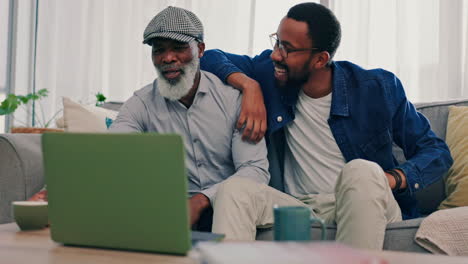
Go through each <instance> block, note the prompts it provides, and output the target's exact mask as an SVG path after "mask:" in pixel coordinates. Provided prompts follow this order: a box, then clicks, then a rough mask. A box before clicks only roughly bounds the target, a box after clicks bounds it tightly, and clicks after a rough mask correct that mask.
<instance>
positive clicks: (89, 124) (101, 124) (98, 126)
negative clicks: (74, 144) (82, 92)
mask: <svg viewBox="0 0 468 264" xmlns="http://www.w3.org/2000/svg"><path fill="white" fill-rule="evenodd" d="M117 114H118V112H117V111H112V110H109V109H105V108H102V107H97V106H94V105H82V104H79V103H76V102H74V101H72V100H71V99H70V98H67V97H63V126H64V127H65V131H66V132H78V133H96V132H97V133H100V132H101V133H102V132H107V125H106V118H110V119H112V120H114V119H115V118H116V117H117Z"/></svg>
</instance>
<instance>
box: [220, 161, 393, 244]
mask: <svg viewBox="0 0 468 264" xmlns="http://www.w3.org/2000/svg"><path fill="white" fill-rule="evenodd" d="M275 204H276V205H278V206H307V207H309V208H310V209H311V210H312V211H313V213H314V214H315V216H317V217H319V218H322V219H323V220H325V222H326V223H336V224H337V229H338V230H337V235H336V240H337V241H340V242H343V243H345V244H348V245H351V246H354V247H358V248H368V249H382V247H383V241H384V236H385V227H386V225H387V224H388V223H392V222H396V221H401V211H400V207H399V206H398V204H397V202H396V201H395V199H394V197H393V194H392V192H391V190H390V187H389V184H388V180H387V177H385V174H384V172H383V170H382V169H381V168H380V167H379V166H378V165H377V164H376V163H373V162H370V161H366V160H353V161H351V162H349V163H347V164H346V165H345V166H344V168H343V170H342V171H341V173H340V175H339V177H338V180H337V183H336V187H335V193H334V194H313V195H307V196H304V197H299V198H298V199H296V198H294V197H292V196H290V195H288V194H286V193H282V192H280V191H278V190H276V189H273V188H271V187H269V186H267V185H264V184H259V183H256V182H253V181H251V180H249V179H244V178H239V177H236V178H232V179H228V180H226V181H224V182H223V183H222V184H221V186H220V187H219V189H218V192H217V195H216V199H215V202H214V205H213V207H214V215H213V229H212V231H213V232H215V233H222V234H225V235H226V239H229V240H255V236H256V228H257V227H258V228H262V227H263V228H265V227H270V226H272V224H273V205H275Z"/></svg>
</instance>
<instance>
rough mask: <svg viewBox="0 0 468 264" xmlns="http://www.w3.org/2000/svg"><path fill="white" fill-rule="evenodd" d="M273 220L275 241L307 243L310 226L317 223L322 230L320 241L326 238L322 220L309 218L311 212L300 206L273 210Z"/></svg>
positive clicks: (325, 229)
mask: <svg viewBox="0 0 468 264" xmlns="http://www.w3.org/2000/svg"><path fill="white" fill-rule="evenodd" d="M273 214H274V218H275V223H274V237H275V240H277V241H309V240H311V237H310V236H311V234H310V225H311V224H312V223H315V222H317V223H319V224H320V226H321V228H322V237H321V240H325V239H326V237H327V228H326V225H325V222H323V220H322V219H319V218H315V217H313V216H311V210H310V209H309V208H307V207H301V206H285V207H277V206H275V207H274V208H273Z"/></svg>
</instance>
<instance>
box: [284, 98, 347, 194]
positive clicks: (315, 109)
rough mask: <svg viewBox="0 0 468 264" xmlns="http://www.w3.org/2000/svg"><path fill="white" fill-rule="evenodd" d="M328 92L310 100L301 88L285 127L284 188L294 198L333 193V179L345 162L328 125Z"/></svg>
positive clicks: (329, 99)
mask: <svg viewBox="0 0 468 264" xmlns="http://www.w3.org/2000/svg"><path fill="white" fill-rule="evenodd" d="M331 98H332V94H331V93H330V94H328V95H327V96H325V97H322V98H318V99H314V98H311V97H309V96H307V95H306V94H305V93H304V92H303V91H302V90H301V91H300V93H299V99H298V102H297V105H296V118H295V119H294V121H292V122H291V123H289V124H288V125H287V127H286V129H285V134H286V142H287V144H286V153H285V162H284V180H285V191H286V193H289V194H291V195H293V196H295V197H300V196H303V195H307V194H314V193H334V188H335V184H336V180H337V178H338V175H339V173H340V172H341V170H342V169H343V166H344V165H345V159H344V157H343V154H342V153H341V151H340V149H339V148H338V145H337V144H336V141H335V138H334V137H333V134H332V132H331V129H330V126H329V125H328V121H327V120H328V117H329V115H330V108H331Z"/></svg>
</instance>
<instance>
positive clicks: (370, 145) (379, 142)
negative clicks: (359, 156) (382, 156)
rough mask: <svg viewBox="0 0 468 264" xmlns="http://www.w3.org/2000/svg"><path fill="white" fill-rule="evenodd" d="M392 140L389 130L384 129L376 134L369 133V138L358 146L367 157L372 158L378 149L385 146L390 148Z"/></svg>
mask: <svg viewBox="0 0 468 264" xmlns="http://www.w3.org/2000/svg"><path fill="white" fill-rule="evenodd" d="M392 142H393V140H392V136H391V135H390V131H389V130H388V129H385V130H384V131H382V132H380V133H378V134H376V135H370V140H369V141H367V142H366V143H364V144H361V145H360V148H361V150H362V151H363V152H364V154H366V156H367V157H369V158H372V157H373V155H374V154H376V152H378V151H385V149H386V148H387V147H389V148H390V149H391V147H392Z"/></svg>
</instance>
